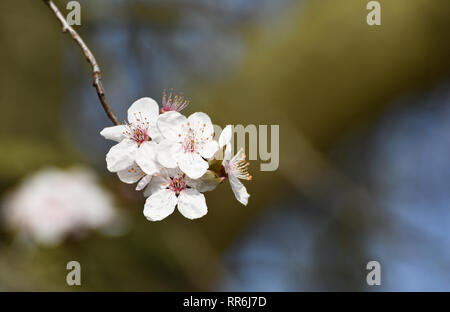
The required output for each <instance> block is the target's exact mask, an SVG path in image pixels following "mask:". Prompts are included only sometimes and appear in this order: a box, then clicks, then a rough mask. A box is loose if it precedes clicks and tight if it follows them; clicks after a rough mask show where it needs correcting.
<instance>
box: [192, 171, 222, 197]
mask: <svg viewBox="0 0 450 312" xmlns="http://www.w3.org/2000/svg"><path fill="white" fill-rule="evenodd" d="M186 180H187V181H186V184H187V185H188V186H190V187H192V188H195V189H196V190H197V191H199V192H201V193H205V192H209V191H212V190H214V189H215V188H216V187H217V185H219V184H220V183H221V179H220V178H219V177H218V176H217V175H216V174H215V173H214V172H212V171H211V170H207V171H206V173H205V174H204V175H203V176H202V177H201V178H200V179H195V180H194V179H189V178H187V179H186Z"/></svg>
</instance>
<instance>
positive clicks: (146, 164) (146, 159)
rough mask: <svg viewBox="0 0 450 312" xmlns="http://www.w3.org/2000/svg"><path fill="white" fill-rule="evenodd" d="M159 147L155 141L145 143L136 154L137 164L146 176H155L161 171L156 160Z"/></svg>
mask: <svg viewBox="0 0 450 312" xmlns="http://www.w3.org/2000/svg"><path fill="white" fill-rule="evenodd" d="M157 146H158V144H156V143H155V142H153V141H150V142H144V143H142V144H141V146H139V149H138V150H137V152H136V163H137V164H138V165H139V166H140V167H141V168H142V170H143V171H144V172H145V173H146V174H149V175H154V174H156V173H158V172H159V170H160V169H161V166H160V165H159V164H158V162H157V160H156V152H157V148H158V147H157Z"/></svg>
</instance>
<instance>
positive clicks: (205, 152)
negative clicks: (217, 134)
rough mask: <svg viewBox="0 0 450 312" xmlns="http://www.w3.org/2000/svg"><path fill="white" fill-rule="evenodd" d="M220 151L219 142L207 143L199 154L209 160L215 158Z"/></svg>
mask: <svg viewBox="0 0 450 312" xmlns="http://www.w3.org/2000/svg"><path fill="white" fill-rule="evenodd" d="M218 149H219V144H218V143H217V141H207V142H206V143H205V144H204V145H203V146H202V149H201V150H200V151H199V152H200V155H202V157H204V158H207V159H209V158H211V157H213V156H214V154H215V153H216V152H217V150H218Z"/></svg>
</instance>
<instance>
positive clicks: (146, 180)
mask: <svg viewBox="0 0 450 312" xmlns="http://www.w3.org/2000/svg"><path fill="white" fill-rule="evenodd" d="M152 177H153V176H151V175H146V176H144V177H143V178H142V179H141V181H139V183H138V184H137V185H136V191H142V190H143V189H144V188H145V187H146V186H147V185H148V184H149V183H150V181H151V180H152Z"/></svg>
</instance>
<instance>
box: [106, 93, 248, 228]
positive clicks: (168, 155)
mask: <svg viewBox="0 0 450 312" xmlns="http://www.w3.org/2000/svg"><path fill="white" fill-rule="evenodd" d="M188 104H189V102H188V101H187V100H185V98H184V97H183V96H182V95H181V96H178V95H175V94H173V92H170V93H169V94H167V93H166V92H165V91H164V95H163V99H162V107H161V108H160V107H159V106H158V103H157V102H156V101H155V100H153V99H151V98H148V97H144V98H141V99H139V100H137V101H135V102H134V103H133V104H132V105H131V106H130V108H129V109H128V122H126V123H124V124H121V125H117V126H113V127H107V128H105V129H103V130H102V131H101V132H100V134H101V135H102V136H103V137H105V138H106V139H109V140H113V141H116V142H117V144H116V145H114V146H113V147H111V149H110V150H109V152H108V153H107V155H106V164H107V168H108V170H109V171H110V172H114V173H117V175H118V177H119V179H120V180H121V181H122V182H124V183H128V184H133V183H136V184H137V185H136V190H137V191H143V193H144V196H145V197H147V199H146V201H145V205H144V215H145V217H146V218H147V219H148V220H150V221H160V220H163V219H164V218H166V217H167V216H169V215H170V214H172V213H173V212H174V210H175V208H178V211H179V212H180V213H181V214H182V215H183V216H184V217H186V218H188V219H197V218H201V217H203V216H204V215H206V213H207V212H208V208H207V206H206V200H205V196H204V195H203V193H205V192H207V191H211V190H213V189H215V188H216V186H217V185H219V184H220V183H222V182H223V181H225V180H229V182H230V185H231V188H232V190H233V193H234V195H235V196H236V198H237V200H238V201H239V202H240V203H242V204H243V205H247V203H248V198H249V197H250V195H249V194H248V193H247V190H246V188H245V186H244V185H243V184H242V183H241V181H240V179H243V180H251V178H252V177H251V175H250V174H249V172H248V166H249V163H248V162H246V160H245V158H246V156H245V154H244V152H243V151H242V150H240V151H238V153H237V154H236V155H234V156H233V155H232V147H231V139H232V134H233V130H232V126H231V125H228V126H226V127H225V129H224V130H223V131H222V133H221V134H220V138H219V141H216V140H215V139H214V127H213V124H212V122H211V119H210V118H209V116H208V115H207V114H205V113H202V112H196V113H193V114H191V115H190V116H189V117H186V116H184V115H183V114H182V113H181V111H182V110H183V109H184V108H185V107H186V106H187V105H188Z"/></svg>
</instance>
